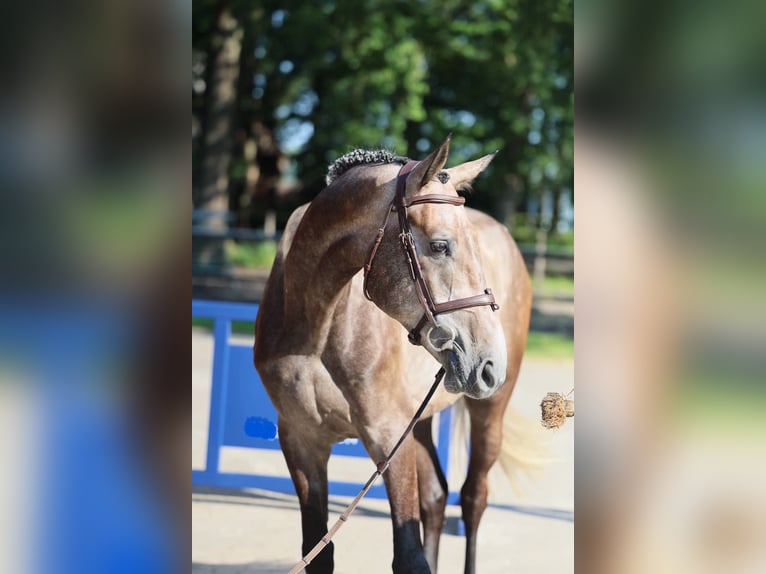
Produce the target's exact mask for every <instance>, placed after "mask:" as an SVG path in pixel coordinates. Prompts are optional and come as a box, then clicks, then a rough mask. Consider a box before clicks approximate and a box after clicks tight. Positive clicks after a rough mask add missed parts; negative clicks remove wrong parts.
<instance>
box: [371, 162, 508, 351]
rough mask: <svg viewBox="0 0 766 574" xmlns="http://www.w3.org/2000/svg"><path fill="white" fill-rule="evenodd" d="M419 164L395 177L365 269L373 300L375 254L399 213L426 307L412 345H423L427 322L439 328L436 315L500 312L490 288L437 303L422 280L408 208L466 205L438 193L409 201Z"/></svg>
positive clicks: (410, 336) (409, 260)
mask: <svg viewBox="0 0 766 574" xmlns="http://www.w3.org/2000/svg"><path fill="white" fill-rule="evenodd" d="M418 163H420V162H418V161H409V162H407V163H406V164H405V165H403V166H402V168H401V169H400V170H399V174H398V175H397V177H396V195H395V196H394V199H393V201H392V202H391V208H390V209H389V210H388V211H387V212H386V219H385V220H384V221H383V225H381V226H380V227H379V228H378V235H377V237H376V238H375V243H374V244H373V246H372V249H370V255H369V257H368V258H367V263H366V264H365V266H364V295H365V297H367V299H369V300H370V301H372V297H371V296H370V293H369V291H368V290H367V282H368V280H369V276H370V270H371V269H372V263H373V261H374V260H375V255H376V254H377V252H378V247H380V243H381V242H382V241H383V234H384V233H385V231H386V226H387V225H388V218H389V216H390V215H391V212H392V211H396V214H397V216H398V218H399V241H400V242H401V245H402V249H403V250H404V253H405V255H406V257H407V264H408V265H409V267H410V275H411V276H412V279H413V281H414V282H415V292H416V293H417V295H418V300H419V301H420V306H421V307H423V317H422V318H421V319H420V321H418V324H417V325H415V327H414V328H413V329H412V330H411V331H410V332H409V333H408V335H407V338H408V339H409V340H410V343H412V344H413V345H419V344H420V338H421V336H420V331H421V330H422V329H423V327H425V326H426V324H427V323H430V324H431V325H433V326H434V327H437V326H438V325H437V323H436V316H437V315H441V314H444V313H452V312H454V311H459V310H460V309H468V308H470V307H481V306H484V305H488V306H490V307H491V308H492V310H493V311H497V310H498V309H499V308H500V307H499V306H498V304H497V303H495V296H494V295H493V294H492V291H491V290H490V289H484V293H482V294H480V295H472V296H471V297H463V298H462V299H453V300H451V301H444V302H442V303H437V302H436V301H434V298H433V296H432V295H431V291H430V289H429V288H428V283H426V280H425V277H423V270H422V268H421V267H420V262H419V260H418V251H417V249H416V248H415V239H414V237H413V235H412V228H411V227H410V222H409V219H408V218H407V208H408V207H412V206H413V205H420V204H422V203H443V204H448V205H456V206H460V205H463V204H464V203H465V198H464V197H459V196H458V197H455V196H452V195H442V194H438V193H428V194H425V195H421V196H419V197H414V198H411V199H407V197H406V194H405V192H406V187H407V177H408V176H409V175H410V173H411V172H412V170H413V169H414V168H415V166H416V165H418Z"/></svg>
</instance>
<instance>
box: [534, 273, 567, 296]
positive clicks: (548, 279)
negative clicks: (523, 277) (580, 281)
mask: <svg viewBox="0 0 766 574" xmlns="http://www.w3.org/2000/svg"><path fill="white" fill-rule="evenodd" d="M535 287H536V288H537V287H538V286H537V285H535ZM539 290H540V291H542V292H543V293H561V294H566V295H574V278H573V277H567V276H564V275H546V276H545V279H544V280H543V285H542V289H539Z"/></svg>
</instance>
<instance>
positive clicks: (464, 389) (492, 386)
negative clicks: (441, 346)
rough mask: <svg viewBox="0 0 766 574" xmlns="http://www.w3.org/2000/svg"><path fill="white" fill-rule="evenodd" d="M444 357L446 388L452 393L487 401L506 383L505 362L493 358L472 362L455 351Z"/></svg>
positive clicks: (450, 351) (447, 352) (447, 353)
mask: <svg viewBox="0 0 766 574" xmlns="http://www.w3.org/2000/svg"><path fill="white" fill-rule="evenodd" d="M444 355H445V358H446V361H445V362H446V364H445V365H444V368H445V371H446V376H445V377H444V388H445V389H447V391H448V392H450V393H464V394H465V395H466V396H468V397H470V398H472V399H486V398H489V397H491V396H492V395H493V394H494V393H495V392H496V391H497V390H498V389H499V388H500V387H502V386H503V383H504V382H505V370H506V367H505V361H501V360H499V359H493V358H483V359H481V360H476V361H472V360H470V359H469V358H468V357H466V356H465V354H464V353H461V352H460V351H458V350H455V349H452V350H449V351H446V352H445V353H444Z"/></svg>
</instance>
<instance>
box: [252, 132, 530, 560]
mask: <svg viewBox="0 0 766 574" xmlns="http://www.w3.org/2000/svg"><path fill="white" fill-rule="evenodd" d="M449 146H450V138H447V140H446V141H444V143H442V144H441V145H440V146H439V147H438V148H437V149H435V150H434V151H433V152H432V153H431V154H430V155H428V157H426V159H424V160H422V161H420V162H415V161H411V160H409V159H408V158H405V157H401V156H398V155H395V154H394V153H392V152H390V151H387V150H372V151H370V150H354V151H353V152H350V153H347V154H345V155H344V156H342V157H341V158H339V159H337V160H336V161H335V162H334V163H333V164H332V165H331V166H330V167H329V170H328V176H327V184H328V185H327V187H325V188H324V189H323V190H322V191H321V192H320V193H319V194H318V195H317V196H316V197H315V199H314V200H313V201H311V202H310V203H308V204H305V205H302V206H301V207H299V208H297V209H296V210H295V211H294V212H293V214H292V215H291V216H290V218H289V220H288V222H287V225H286V228H285V230H284V233H283V235H282V238H281V240H280V243H279V246H278V249H277V256H276V259H275V262H274V265H273V268H272V270H271V273H270V276H269V278H268V281H267V283H266V287H265V290H264V293H263V297H262V300H261V304H260V309H259V313H258V316H257V319H256V324H255V333H256V336H255V344H254V349H253V358H254V363H255V367H256V369H257V370H258V373H259V374H260V376H261V379H262V381H263V384H264V386H265V388H266V390H267V392H268V394H269V397H270V399H271V401H272V402H273V403H274V406H275V408H276V410H277V412H278V414H279V418H278V425H277V427H278V433H279V440H280V443H281V447H282V451H283V454H284V458H285V461H286V463H287V466H288V468H289V472H290V476H291V478H292V482H293V484H294V486H295V491H296V493H297V496H298V500H299V505H300V511H301V525H302V534H303V544H302V551H303V554H304V555H305V554H306V553H307V552H308V551H309V550H310V549H311V548H312V547H313V546H314V545H315V544H316V543H317V542H318V541H320V540H321V539H322V537H323V536H324V535H325V534H326V533H327V521H328V479H327V464H328V459H329V456H330V449H331V448H332V446H333V444H335V443H337V442H339V441H341V440H344V439H347V438H359V439H360V440H361V441H362V443H363V444H364V447H365V448H366V450H367V452H368V454H369V455H370V457H371V458H372V460H373V461H380V460H383V459H384V458H385V457H386V455H387V454H388V452H389V451H390V449H391V447H392V446H393V444H394V443H395V442H396V441H397V439H398V438H399V436H400V434H401V432H402V431H403V429H404V428H405V427H406V426H407V424H408V422H409V420H410V418H411V417H412V414H413V413H414V411H415V410H416V408H417V406H418V404H419V403H420V401H421V399H422V398H423V396H424V395H425V393H426V391H427V390H428V388H429V385H430V384H431V381H432V380H433V369H434V368H437V367H439V365H441V367H442V368H443V369H444V370H445V372H446V375H445V378H444V383H443V385H442V386H440V388H439V390H438V391H437V393H436V394H435V395H434V397H433V399H432V401H431V402H430V403H429V405H428V407H427V409H426V411H425V413H424V415H423V417H424V418H423V419H422V420H421V421H420V422H419V423H418V424H417V425H416V427H415V429H414V431H413V433H412V435H410V436H409V437H407V439H406V440H405V442H404V443H403V444H402V446H401V449H400V450H399V452H398V453H397V454H396V456H395V457H394V458H393V460H392V461H391V463H390V466H389V468H388V472H387V473H385V474H384V475H383V479H384V483H385V487H386V491H387V494H388V499H389V503H390V508H391V520H392V523H393V542H394V558H393V562H392V569H393V572H394V573H395V574H403V573H413V574H426V573H435V572H436V568H437V559H438V551H439V537H440V534H441V530H442V528H443V526H444V520H445V506H446V497H447V493H448V489H447V481H446V479H445V476H444V473H443V471H442V469H441V466H440V464H439V460H438V457H437V454H436V450H435V447H434V443H433V438H432V435H431V426H432V425H431V422H432V419H431V417H433V415H434V414H435V413H437V412H439V411H441V410H443V409H445V408H447V407H448V406H449V405H451V404H453V403H455V402H456V401H457V400H458V399H460V398H461V397H462V398H464V400H465V406H466V408H467V411H468V413H469V416H470V457H469V464H468V470H467V477H466V480H465V483H464V484H463V486H462V488H461V491H460V495H461V507H462V517H463V521H464V524H465V533H466V556H465V572H466V573H467V574H472V573H473V572H475V568H476V566H475V565H476V534H477V530H478V527H479V522H480V520H481V517H482V514H483V513H484V510H485V509H486V506H487V496H488V486H487V482H488V481H487V473H488V472H489V470H490V468H491V467H492V465H493V464H494V463H495V462H496V460H497V459H498V457H499V455H500V453H501V443H502V440H503V413H504V412H505V409H506V406H507V404H508V401H509V399H510V397H511V392H512V390H513V387H514V385H515V383H516V378H517V376H518V372H519V368H520V364H521V359H522V355H523V352H524V349H525V347H526V339H527V334H528V330H529V318H530V310H531V299H532V290H531V284H530V280H529V275H528V273H527V270H526V267H525V265H524V261H523V259H522V257H521V254H520V253H519V250H518V248H517V246H516V244H515V243H514V241H513V239H512V238H511V236H510V234H509V233H508V230H507V229H506V228H505V226H503V225H502V224H500V223H499V222H497V221H495V220H494V219H493V218H491V217H490V216H488V215H486V214H484V213H481V212H479V211H476V210H473V209H469V208H467V207H464V206H463V203H464V201H465V198H464V197H463V196H461V195H460V194H459V193H458V191H459V190H465V189H466V188H469V186H470V184H471V182H472V181H473V179H474V178H476V177H477V176H478V175H479V174H480V173H481V172H482V171H483V170H484V169H485V168H486V167H487V165H488V164H489V162H490V161H491V160H492V158H493V157H494V154H490V155H487V156H484V157H482V158H480V159H477V160H473V161H469V162H466V163H463V164H460V165H457V166H455V167H452V168H449V169H445V168H444V166H445V164H446V161H447V158H448V154H449ZM392 213H396V216H393V217H392V216H391V214H392ZM381 222H382V223H381ZM403 252H404V253H403ZM490 285H491V286H492V287H493V288H494V289H495V291H494V292H493V291H491V290H490V289H488V288H487V287H488V286H490ZM437 301H439V302H437ZM402 327H404V329H403V328H402ZM412 343H414V344H412ZM421 522H422V527H423V538H422V539H421V530H420V529H421ZM333 565H334V561H333V546H332V543H330V544H329V545H328V546H327V547H326V548H325V549H324V550H323V551H322V552H321V553H320V554H319V555H318V556H317V557H316V558H315V559H314V561H313V562H311V563H310V564H309V565H308V566H307V568H306V571H307V572H308V573H309V574H320V573H331V572H332V571H333Z"/></svg>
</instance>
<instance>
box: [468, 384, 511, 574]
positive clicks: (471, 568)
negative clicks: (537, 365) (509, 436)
mask: <svg viewBox="0 0 766 574" xmlns="http://www.w3.org/2000/svg"><path fill="white" fill-rule="evenodd" d="M510 391H511V387H510V386H509V388H508V390H507V392H506V390H505V389H501V390H500V392H498V393H497V394H496V395H494V396H493V397H492V398H491V399H489V400H484V401H477V400H473V399H466V405H467V408H468V412H469V413H470V415H471V457H470V461H469V463H468V475H467V476H466V479H465V483H464V484H463V488H462V489H461V490H460V506H461V507H462V511H463V522H464V523H465V538H466V551H465V574H474V573H475V572H476V534H477V532H478V530H479V522H480V521H481V517H482V515H483V514H484V511H485V510H486V508H487V497H488V494H489V489H488V487H487V474H488V473H489V470H490V468H492V465H493V464H495V461H496V460H497V458H498V456H499V455H500V447H501V444H502V441H503V413H504V412H505V407H506V405H507V403H508V400H509V399H510Z"/></svg>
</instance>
